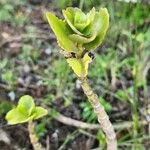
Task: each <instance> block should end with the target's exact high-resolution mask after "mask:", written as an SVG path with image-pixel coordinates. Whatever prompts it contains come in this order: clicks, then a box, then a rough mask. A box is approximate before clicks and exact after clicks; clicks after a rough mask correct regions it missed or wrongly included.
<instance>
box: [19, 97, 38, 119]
mask: <svg viewBox="0 0 150 150" xmlns="http://www.w3.org/2000/svg"><path fill="white" fill-rule="evenodd" d="M17 109H18V111H19V112H20V113H22V114H24V115H27V116H30V115H31V114H32V112H33V111H34V109H35V104H34V100H33V98H32V97H31V96H29V95H25V96H22V97H21V98H20V100H19V103H18V106H17Z"/></svg>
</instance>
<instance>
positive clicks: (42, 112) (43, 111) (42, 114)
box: [34, 106, 48, 120]
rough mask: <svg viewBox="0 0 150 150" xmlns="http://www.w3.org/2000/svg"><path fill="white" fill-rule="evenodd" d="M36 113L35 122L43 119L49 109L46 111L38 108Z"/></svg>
mask: <svg viewBox="0 0 150 150" xmlns="http://www.w3.org/2000/svg"><path fill="white" fill-rule="evenodd" d="M34 113H35V116H34V120H35V119H38V118H41V117H43V116H45V115H47V114H48V111H47V109H44V108H42V107H39V106H37V107H36V108H35V112H34Z"/></svg>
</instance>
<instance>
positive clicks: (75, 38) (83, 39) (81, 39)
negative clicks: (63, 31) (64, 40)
mask: <svg viewBox="0 0 150 150" xmlns="http://www.w3.org/2000/svg"><path fill="white" fill-rule="evenodd" d="M69 37H70V39H71V40H73V41H74V42H77V43H80V44H84V43H89V42H91V41H93V40H94V39H95V38H96V34H93V36H91V37H83V36H80V35H78V34H71V35H70V36H69Z"/></svg>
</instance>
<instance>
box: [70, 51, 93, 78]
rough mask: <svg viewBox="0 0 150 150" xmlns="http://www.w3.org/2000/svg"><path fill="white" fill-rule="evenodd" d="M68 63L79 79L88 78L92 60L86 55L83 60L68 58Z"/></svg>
mask: <svg viewBox="0 0 150 150" xmlns="http://www.w3.org/2000/svg"><path fill="white" fill-rule="evenodd" d="M67 62H68V64H69V66H70V67H71V68H72V69H73V71H74V72H75V74H76V75H77V76H78V77H82V78H83V77H86V76H87V74H88V66H89V63H91V62H92V58H91V57H90V56H89V55H88V53H86V54H85V55H84V57H83V58H81V59H80V58H68V59H67Z"/></svg>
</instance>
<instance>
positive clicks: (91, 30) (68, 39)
mask: <svg viewBox="0 0 150 150" xmlns="http://www.w3.org/2000/svg"><path fill="white" fill-rule="evenodd" d="M62 13H63V16H64V19H63V20H62V19H59V18H58V17H56V16H55V15H54V14H53V13H51V12H47V13H46V17H47V19H48V22H49V24H50V26H51V28H52V30H53V31H54V33H55V35H56V37H57V41H58V44H59V46H60V47H61V48H62V49H63V50H64V51H65V52H67V53H70V54H71V53H74V54H75V57H71V58H68V59H67V62H68V64H69V65H70V66H71V68H72V69H73V71H74V72H75V74H76V75H77V76H78V77H86V76H87V74H88V66H89V63H91V62H92V58H90V56H89V55H88V53H89V52H90V51H91V50H93V49H95V48H97V47H98V46H99V45H100V44H101V42H102V40H103V39H104V37H105V34H106V31H107V29H108V26H109V14H108V12H107V9H106V8H101V9H100V10H99V11H96V10H95V8H93V9H92V10H91V11H90V12H89V13H87V14H85V13H83V12H82V11H81V10H80V9H79V8H73V7H68V8H67V9H66V10H63V11H62Z"/></svg>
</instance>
